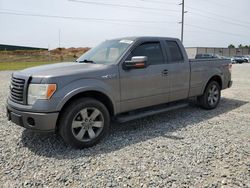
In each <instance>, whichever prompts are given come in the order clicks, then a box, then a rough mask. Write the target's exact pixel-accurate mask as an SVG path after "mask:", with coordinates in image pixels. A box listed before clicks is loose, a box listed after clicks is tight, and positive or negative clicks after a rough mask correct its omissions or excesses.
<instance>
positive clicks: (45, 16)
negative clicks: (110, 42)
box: [0, 11, 177, 24]
mask: <svg viewBox="0 0 250 188" xmlns="http://www.w3.org/2000/svg"><path fill="white" fill-rule="evenodd" d="M0 14H9V15H18V16H31V17H42V18H60V19H71V20H92V21H109V22H131V23H150V24H156V23H177V22H167V21H153V20H152V21H143V20H123V19H109V18H91V17H71V16H57V15H45V14H31V13H18V12H3V11H0Z"/></svg>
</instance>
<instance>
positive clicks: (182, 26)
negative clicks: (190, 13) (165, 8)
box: [179, 0, 187, 43]
mask: <svg viewBox="0 0 250 188" xmlns="http://www.w3.org/2000/svg"><path fill="white" fill-rule="evenodd" d="M179 5H181V6H182V11H181V22H179V23H181V42H182V43H183V34H184V14H185V13H187V11H185V6H184V0H182V3H180V4H179Z"/></svg>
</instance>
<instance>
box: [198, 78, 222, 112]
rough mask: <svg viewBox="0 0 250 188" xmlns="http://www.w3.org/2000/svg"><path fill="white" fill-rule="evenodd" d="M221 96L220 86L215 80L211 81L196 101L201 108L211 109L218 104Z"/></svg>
mask: <svg viewBox="0 0 250 188" xmlns="http://www.w3.org/2000/svg"><path fill="white" fill-rule="evenodd" d="M220 97H221V88H220V86H219V84H218V82H216V81H211V82H210V83H209V84H208V85H207V87H206V89H205V91H204V93H203V95H202V96H200V97H198V102H199V104H200V105H201V107H202V108H205V109H208V110H211V109H214V108H216V107H217V106H218V104H219V102H220Z"/></svg>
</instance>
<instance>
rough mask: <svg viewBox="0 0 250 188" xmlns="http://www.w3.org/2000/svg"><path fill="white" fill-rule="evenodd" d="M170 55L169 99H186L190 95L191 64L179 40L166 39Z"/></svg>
mask: <svg viewBox="0 0 250 188" xmlns="http://www.w3.org/2000/svg"><path fill="white" fill-rule="evenodd" d="M165 50H166V53H167V57H168V74H169V79H170V96H169V101H170V102H171V101H176V100H180V99H186V98H188V95H189V82H190V64H189V62H188V60H187V59H186V57H184V55H183V53H184V52H183V50H184V49H181V48H180V47H179V44H178V41H175V40H165Z"/></svg>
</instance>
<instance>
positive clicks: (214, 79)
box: [202, 75, 222, 93]
mask: <svg viewBox="0 0 250 188" xmlns="http://www.w3.org/2000/svg"><path fill="white" fill-rule="evenodd" d="M211 81H216V82H217V83H218V84H219V86H220V88H222V78H221V76H219V75H214V76H212V77H211V78H210V79H209V80H208V81H207V82H206V85H205V86H204V87H203V89H202V93H204V91H205V89H206V88H207V86H208V84H209V83H210V82H211Z"/></svg>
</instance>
